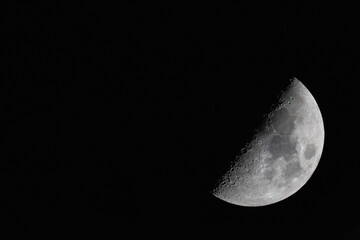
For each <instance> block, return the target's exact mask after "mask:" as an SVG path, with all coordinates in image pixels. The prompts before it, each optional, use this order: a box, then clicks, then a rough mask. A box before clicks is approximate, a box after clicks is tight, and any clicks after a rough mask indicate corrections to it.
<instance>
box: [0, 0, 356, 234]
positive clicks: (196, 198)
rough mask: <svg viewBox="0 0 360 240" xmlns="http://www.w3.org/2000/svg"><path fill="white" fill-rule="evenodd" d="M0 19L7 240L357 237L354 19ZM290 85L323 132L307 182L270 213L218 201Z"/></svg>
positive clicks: (317, 14) (228, 13)
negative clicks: (305, 94)
mask: <svg viewBox="0 0 360 240" xmlns="http://www.w3.org/2000/svg"><path fill="white" fill-rule="evenodd" d="M2 12H3V15H4V22H5V27H4V28H3V31H2V34H1V36H2V39H3V40H4V44H3V45H2V50H3V52H4V53H5V55H4V57H3V58H2V63H1V65H2V67H1V69H2V72H3V77H2V79H3V80H2V81H1V82H2V86H1V91H2V93H1V94H0V95H1V107H2V112H3V115H2V116H3V117H2V118H1V123H2V136H3V139H4V144H3V145H2V147H1V159H2V160H1V162H0V171H1V174H0V178H1V179H0V188H1V197H0V199H1V200H0V213H1V214H0V217H1V220H2V221H3V222H5V224H2V225H0V229H1V231H0V234H1V235H2V234H4V237H2V238H3V239H12V238H13V239H19V237H20V236H37V238H39V239H82V238H85V237H86V238H87V239H119V238H121V239H137V238H139V239H140V237H141V239H144V237H153V236H155V237H157V238H158V239H249V238H251V239H327V240H328V239H360V207H359V202H360V199H359V194H358V189H359V187H358V186H359V183H360V180H359V173H358V170H359V167H360V165H359V160H358V154H357V152H358V151H357V147H358V146H357V143H358V138H357V135H358V131H359V125H358V117H357V115H358V113H357V109H358V107H357V104H358V103H359V95H358V93H357V92H358V90H357V87H356V83H357V80H358V79H357V78H358V74H357V69H355V66H356V67H358V63H359V61H358V60H359V59H358V56H359V55H358V54H357V53H356V51H355V47H356V45H357V41H356V40H355V36H356V35H357V34H356V32H357V31H358V29H357V28H356V27H355V19H354V17H355V11H354V8H353V6H346V5H344V4H335V3H329V2H327V1H323V2H322V3H319V4H318V5H305V4H303V3H301V2H298V3H292V4H289V3H282V4H278V5H273V4H260V3H252V4H238V5H221V4H219V3H218V4H217V5H210V4H207V5H206V6H192V5H171V6H170V5H169V6H163V5H161V6H160V5H159V6H153V5H152V6H134V5H132V6H121V5H106V4H103V3H97V4H91V3H88V2H84V3H81V4H78V5H65V4H58V3H57V4H55V3H52V2H51V1H50V2H48V3H46V5H40V4H18V5H16V4H14V5H7V6H4V8H3V11H2ZM293 77H297V78H298V79H299V80H300V81H302V83H303V84H304V85H305V86H306V87H307V88H308V89H309V90H310V91H311V93H312V94H313V96H314V97H315V99H316V101H317V103H318V104H319V107H320V110H321V112H322V115H323V119H324V125H325V145H324V149H323V154H322V158H321V160H320V164H319V166H318V168H317V170H316V171H315V173H314V175H313V176H312V177H311V179H310V180H309V182H308V183H307V184H306V185H305V186H304V187H303V188H301V189H300V190H299V191H298V192H297V193H296V194H295V195H293V196H291V197H290V198H288V199H286V200H284V201H281V202H279V203H277V204H274V205H270V206H267V207H259V208H245V207H239V206H235V205H231V204H228V203H225V202H223V201H220V200H218V199H216V198H214V197H213V196H212V195H210V194H209V190H210V189H211V186H213V184H214V181H216V179H217V178H218V177H219V176H220V175H221V174H222V173H223V172H224V171H225V169H226V168H227V166H228V164H229V163H230V162H231V161H232V160H233V159H234V157H235V156H236V155H237V154H238V153H239V151H240V149H241V148H242V147H243V146H244V144H245V143H246V141H247V140H248V139H249V138H250V137H251V136H252V134H253V133H254V129H255V128H256V127H258V125H259V123H260V122H261V120H262V116H263V115H264V114H265V113H267V112H268V111H269V109H270V107H271V105H272V104H273V103H275V101H276V98H277V96H278V94H279V93H280V91H281V90H283V89H284V88H285V87H286V85H287V83H288V81H289V79H290V78H293ZM126 234H130V235H129V237H125V236H126ZM5 235H6V236H8V237H5ZM9 236H10V237H9Z"/></svg>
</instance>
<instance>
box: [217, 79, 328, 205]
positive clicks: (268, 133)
mask: <svg viewBox="0 0 360 240" xmlns="http://www.w3.org/2000/svg"><path fill="white" fill-rule="evenodd" d="M324 137H325V132H324V124H323V119H322V116H321V112H320V109H319V107H318V105H317V103H316V101H315V99H314V97H313V96H312V95H311V93H310V92H309V90H308V89H307V88H306V87H305V86H304V85H303V84H302V83H301V82H300V81H299V80H298V79H296V78H294V79H291V81H290V84H289V86H288V88H287V89H286V90H285V91H284V92H283V93H282V95H281V97H280V100H279V103H278V104H277V105H276V107H275V108H274V109H273V110H272V111H271V112H270V114H268V115H267V116H266V118H265V121H264V124H263V126H262V127H261V128H260V130H259V131H258V132H257V133H256V134H255V135H254V137H253V139H252V140H251V141H249V143H248V144H247V146H246V147H245V148H244V149H242V151H241V155H239V156H238V157H237V158H236V160H235V161H234V163H233V164H232V166H231V168H230V170H229V171H228V172H227V173H225V174H224V175H223V177H222V178H221V180H220V181H219V183H218V184H217V185H216V187H215V188H214V189H213V191H212V194H213V195H214V196H216V197H217V198H219V199H222V200H224V201H226V202H229V203H232V204H236V205H241V206H253V207H255V206H265V205H269V204H273V203H276V202H279V201H281V200H284V199H286V198H288V197H289V196H291V195H293V194H294V193H295V192H297V191H298V190H299V189H300V188H301V187H302V186H304V184H305V183H306V182H307V181H308V180H309V179H310V177H311V175H312V174H313V173H314V171H315V169H316V167H317V166H318V163H319V160H320V157H321V154H322V150H323V145H324Z"/></svg>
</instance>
